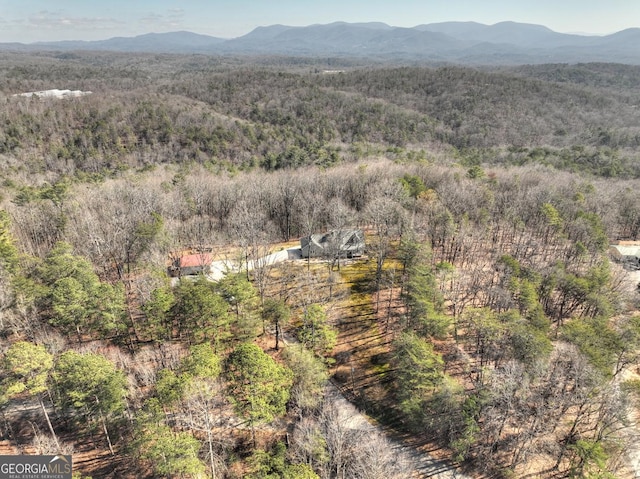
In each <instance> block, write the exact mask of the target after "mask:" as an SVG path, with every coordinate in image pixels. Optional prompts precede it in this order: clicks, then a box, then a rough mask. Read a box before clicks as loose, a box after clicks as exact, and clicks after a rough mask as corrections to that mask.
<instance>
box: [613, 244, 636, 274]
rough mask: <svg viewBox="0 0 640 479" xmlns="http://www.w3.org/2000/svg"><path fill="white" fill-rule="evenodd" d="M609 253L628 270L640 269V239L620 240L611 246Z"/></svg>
mask: <svg viewBox="0 0 640 479" xmlns="http://www.w3.org/2000/svg"><path fill="white" fill-rule="evenodd" d="M609 254H610V255H611V257H612V258H613V259H614V260H615V261H617V262H618V263H622V266H623V268H624V269H626V270H628V271H636V270H640V241H619V242H618V244H614V245H611V246H610V247H609Z"/></svg>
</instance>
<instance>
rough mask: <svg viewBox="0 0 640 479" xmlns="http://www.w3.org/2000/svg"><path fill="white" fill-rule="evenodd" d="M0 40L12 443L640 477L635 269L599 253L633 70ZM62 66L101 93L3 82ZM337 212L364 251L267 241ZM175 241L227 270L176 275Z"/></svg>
mask: <svg viewBox="0 0 640 479" xmlns="http://www.w3.org/2000/svg"><path fill="white" fill-rule="evenodd" d="M2 59H3V62H2V68H0V85H1V89H2V95H3V97H2V98H1V101H2V104H3V108H2V109H0V176H1V181H2V197H1V198H0V199H1V202H2V203H1V205H2V210H1V211H0V365H1V367H0V382H1V386H0V407H1V408H2V417H1V418H0V452H2V453H15V452H17V451H23V452H26V453H34V452H42V453H44V452H47V453H54V452H65V453H73V454H74V461H75V463H76V468H77V471H78V474H82V476H80V475H79V476H78V477H93V478H94V479H95V478H102V477H110V478H141V477H193V478H196V477H214V478H222V477H225V478H240V477H250V478H272V477H283V478H314V477H321V478H334V477H338V478H369V477H371V478H374V477H387V478H398V479H400V478H406V477H410V475H411V473H412V472H414V471H413V469H412V466H411V465H410V464H404V463H400V462H398V461H396V460H395V457H394V455H392V454H389V451H390V450H391V448H392V447H395V446H394V445H397V442H398V441H400V440H404V441H405V442H406V443H408V444H409V446H408V447H411V448H412V450H414V451H416V454H420V453H421V452H422V453H425V451H430V452H431V453H433V454H435V455H436V456H438V457H439V458H441V459H443V460H446V461H448V463H450V464H451V466H450V467H455V468H457V469H460V470H461V471H463V472H464V473H465V474H467V475H468V476H469V477H504V478H511V477H541V478H552V477H553V478H556V477H585V478H587V477H589V478H595V477H599V478H605V477H619V478H627V477H634V474H638V473H639V472H640V471H638V470H634V467H636V468H637V458H638V454H639V453H640V452H639V451H638V449H637V447H636V445H637V440H636V438H637V434H638V431H637V427H636V425H635V418H636V417H637V411H638V409H637V408H638V401H639V400H640V386H639V385H640V377H639V376H638V373H639V370H638V368H639V363H638V360H639V358H640V315H638V312H637V307H638V304H639V298H638V288H637V283H638V277H637V273H633V272H629V271H626V270H624V269H623V268H622V266H621V265H620V264H618V263H616V262H613V261H611V260H610V258H609V254H608V247H609V244H610V243H611V242H613V241H617V240H640V238H639V236H640V178H638V176H640V167H639V166H638V160H639V157H638V146H639V145H640V114H639V113H638V105H640V89H639V87H638V84H637V82H635V78H636V76H635V75H636V74H638V73H640V71H638V69H637V68H636V67H627V66H620V65H605V64H598V65H543V66H539V67H519V68H514V69H500V70H495V71H494V70H487V69H470V68H462V67H451V66H447V67H439V68H422V67H390V66H370V65H369V66H365V65H357V64H355V63H349V62H343V63H342V64H335V63H333V62H331V61H327V62H317V63H314V62H312V61H310V60H308V59H306V60H298V59H286V58H270V59H265V58H262V59H260V61H255V62H251V63H248V62H246V59H245V60H244V61H243V60H240V59H235V58H216V57H204V56H202V57H200V56H170V55H166V56H159V55H124V54H117V55H111V54H95V55H90V54H86V53H81V54H80V53H77V54H76V53H65V54H60V55H55V54H48V55H43V54H29V55H24V54H23V55H15V56H13V55H11V54H2ZM325 70H331V71H332V73H326V72H325ZM335 70H340V71H341V72H339V73H336V72H335ZM49 88H70V89H79V90H83V91H91V92H92V94H91V95H88V96H84V97H80V98H73V99H39V98H30V99H29V98H18V97H13V96H12V95H13V94H17V93H22V92H28V91H37V90H44V89H49ZM351 228H359V229H362V230H363V231H364V233H365V238H366V243H367V247H366V252H365V255H364V256H362V257H356V258H344V257H341V256H340V255H339V254H335V252H334V253H333V254H331V255H327V256H325V257H321V258H314V259H310V260H303V259H294V258H295V255H293V256H291V257H290V259H287V260H285V261H283V262H280V263H272V262H263V261H260V258H264V257H265V256H267V255H268V254H270V253H273V252H276V251H281V250H283V249H285V248H294V247H296V246H298V245H299V238H300V237H303V236H307V235H310V234H312V233H321V232H325V231H329V230H340V231H344V230H347V229H351ZM187 253H199V254H201V255H203V257H204V255H211V257H213V259H214V260H216V261H218V260H220V261H222V260H225V261H227V263H226V264H233V265H235V267H234V268H229V271H228V272H227V274H225V275H223V278H222V279H221V280H219V281H218V280H216V281H214V280H212V278H208V277H207V276H205V275H200V276H198V277H194V278H181V279H175V278H174V279H171V278H170V277H169V276H168V274H167V267H168V266H169V265H170V263H171V261H173V260H175V259H177V258H179V257H180V256H181V255H184V254H187ZM250 265H251V267H250ZM329 379H330V380H331V381H332V382H333V383H334V384H335V385H336V387H338V388H339V389H340V391H341V393H342V394H344V395H345V396H346V397H348V398H349V399H350V400H351V401H353V402H354V403H355V404H357V405H358V407H360V408H362V409H363V410H365V411H366V412H367V413H368V414H369V415H370V416H371V417H373V418H375V420H376V421H377V422H378V423H379V424H380V425H381V428H379V429H376V430H375V432H370V431H369V432H367V433H366V434H367V438H366V440H363V434H364V433H363V431H361V430H358V429H355V428H353V427H351V426H349V424H347V423H345V422H344V421H343V420H342V419H341V418H340V413H339V411H337V408H336V407H335V405H334V404H333V403H332V401H330V400H324V399H323V396H324V395H323V391H324V390H325V385H326V382H327V381H328V380H329ZM328 397H329V398H330V397H331V396H328ZM383 428H384V430H385V431H386V432H387V434H383V433H382V432H381V431H382V429H383ZM420 451H421V452H420ZM634 461H636V462H635V464H636V465H635V466H634ZM433 472H434V471H431V473H433Z"/></svg>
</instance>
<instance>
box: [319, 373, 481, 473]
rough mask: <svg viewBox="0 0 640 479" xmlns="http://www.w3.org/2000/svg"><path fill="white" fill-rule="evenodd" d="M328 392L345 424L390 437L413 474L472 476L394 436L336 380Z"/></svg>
mask: <svg viewBox="0 0 640 479" xmlns="http://www.w3.org/2000/svg"><path fill="white" fill-rule="evenodd" d="M325 394H326V399H327V400H328V401H330V402H331V404H332V405H333V406H334V407H335V408H336V409H337V411H338V417H339V419H340V421H341V423H342V425H343V427H345V428H348V429H353V430H358V431H365V432H366V431H370V432H377V433H379V434H380V435H382V436H383V437H385V438H387V440H388V442H389V443H390V444H391V447H392V448H393V450H394V453H395V454H396V457H397V461H398V462H404V463H405V464H407V465H408V466H409V467H408V469H409V470H411V471H412V477H435V478H442V479H471V477H470V476H467V475H465V474H463V473H462V472H460V471H459V470H458V469H456V467H455V466H454V465H453V464H451V463H448V462H445V461H441V460H439V459H436V458H434V457H433V456H431V455H430V454H427V453H426V452H424V451H421V450H419V449H418V448H416V447H414V446H412V445H409V444H405V443H403V442H402V441H401V440H399V439H396V438H393V437H390V435H389V434H388V433H387V432H386V431H385V430H384V429H383V428H382V427H381V426H378V425H376V424H375V423H374V422H373V421H372V419H371V418H369V417H368V416H367V415H366V414H364V413H363V412H360V411H359V410H358V409H357V408H356V407H355V406H354V405H353V404H352V403H351V402H349V400H348V399H347V398H346V397H345V396H344V395H343V394H342V392H341V391H340V389H339V388H338V387H337V386H336V385H335V384H334V383H332V382H329V384H328V385H327V389H326V393H325Z"/></svg>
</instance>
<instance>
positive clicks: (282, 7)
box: [0, 0, 640, 48]
mask: <svg viewBox="0 0 640 479" xmlns="http://www.w3.org/2000/svg"><path fill="white" fill-rule="evenodd" d="M505 20H512V21H516V22H524V23H536V24H540V25H546V26H548V27H549V28H551V29H552V30H555V31H557V32H563V33H593V34H606V33H613V32H616V31H619V30H623V29H625V28H630V27H640V1H639V0H324V1H322V0H315V1H311V0H0V42H12V41H15V42H24V43H29V42H36V41H50V40H100V39H106V38H111V37H114V36H135V35H140V34H143V33H149V32H169V31H177V30H188V31H192V32H195V33H202V34H206V35H212V36H217V37H223V38H233V37H237V36H241V35H244V34H245V33H248V32H249V31H251V30H253V29H254V28H255V27H257V26H261V25H272V24H276V23H281V24H285V25H310V24H313V23H330V22H334V21H346V22H371V21H379V22H385V23H388V24H389V25H394V26H401V27H412V26H415V25H419V24H422V23H436V22H445V21H475V22H480V23H486V24H494V23H497V22H501V21H505ZM639 48H640V46H639Z"/></svg>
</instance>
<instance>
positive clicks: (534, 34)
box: [0, 22, 640, 64]
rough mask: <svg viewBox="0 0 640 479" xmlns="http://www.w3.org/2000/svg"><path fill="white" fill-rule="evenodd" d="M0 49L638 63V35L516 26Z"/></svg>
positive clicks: (338, 28) (184, 36) (265, 32)
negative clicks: (574, 33)
mask: <svg viewBox="0 0 640 479" xmlns="http://www.w3.org/2000/svg"><path fill="white" fill-rule="evenodd" d="M0 50H13V51H38V50H54V51H73V50H94V51H118V52H151V53H192V54H210V55H229V54H249V55H256V54H257V55H288V56H332V57H352V58H371V59H378V60H389V59H393V60H396V61H427V62H451V63H464V64H525V63H528V64H531V63H578V62H615V63H628V64H640V28H630V29H627V30H623V31H620V32H617V33H614V34H611V35H606V36H589V35H573V34H565V33H558V32H554V31H553V30H551V29H549V28H547V27H545V26H541V25H532V24H526V23H516V22H501V23H497V24H495V25H484V24H481V23H475V22H445V23H432V24H426V25H418V26H416V27H413V28H402V27H393V26H390V25H387V24H385V23H345V22H336V23H330V24H326V25H309V26H305V27H292V26H286V25H271V26H266V27H258V28H256V29H255V30H253V31H251V32H250V33H248V34H246V35H244V36H241V37H237V38H233V39H223V38H217V37H212V36H207V35H199V34H195V33H191V32H171V33H149V34H145V35H140V36H136V37H116V38H111V39H108V40H100V41H62V42H39V43H32V44H21V43H0Z"/></svg>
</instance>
